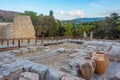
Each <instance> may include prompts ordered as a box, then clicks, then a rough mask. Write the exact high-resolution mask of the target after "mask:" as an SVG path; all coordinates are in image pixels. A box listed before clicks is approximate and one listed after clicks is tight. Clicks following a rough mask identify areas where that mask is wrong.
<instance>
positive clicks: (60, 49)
mask: <svg viewBox="0 0 120 80" xmlns="http://www.w3.org/2000/svg"><path fill="white" fill-rule="evenodd" d="M57 51H58V52H65V48H59V49H57Z"/></svg>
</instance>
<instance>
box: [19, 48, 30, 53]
mask: <svg viewBox="0 0 120 80" xmlns="http://www.w3.org/2000/svg"><path fill="white" fill-rule="evenodd" d="M20 51H21V53H28V52H29V50H28V49H27V48H21V49H20Z"/></svg>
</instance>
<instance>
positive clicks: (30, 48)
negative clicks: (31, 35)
mask: <svg viewBox="0 0 120 80" xmlns="http://www.w3.org/2000/svg"><path fill="white" fill-rule="evenodd" d="M27 49H28V50H29V52H35V51H37V47H35V46H29V47H28V48H27Z"/></svg>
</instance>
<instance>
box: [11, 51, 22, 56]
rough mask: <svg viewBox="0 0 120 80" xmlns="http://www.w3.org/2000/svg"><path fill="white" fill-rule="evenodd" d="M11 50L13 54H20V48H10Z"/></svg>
mask: <svg viewBox="0 0 120 80" xmlns="http://www.w3.org/2000/svg"><path fill="white" fill-rule="evenodd" d="M11 52H12V53H14V54H16V55H17V54H21V51H20V50H11Z"/></svg>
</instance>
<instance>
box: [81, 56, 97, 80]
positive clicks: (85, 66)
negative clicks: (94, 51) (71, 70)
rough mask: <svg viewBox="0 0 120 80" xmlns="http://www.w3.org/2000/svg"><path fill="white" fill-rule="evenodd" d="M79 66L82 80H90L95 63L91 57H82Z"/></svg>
mask: <svg viewBox="0 0 120 80" xmlns="http://www.w3.org/2000/svg"><path fill="white" fill-rule="evenodd" d="M79 66H80V71H81V74H82V76H83V78H85V79H86V80H90V79H91V77H92V76H93V74H94V71H95V66H96V64H95V61H94V60H93V59H92V58H91V57H84V58H83V59H82V60H81V62H80V65H79Z"/></svg>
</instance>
